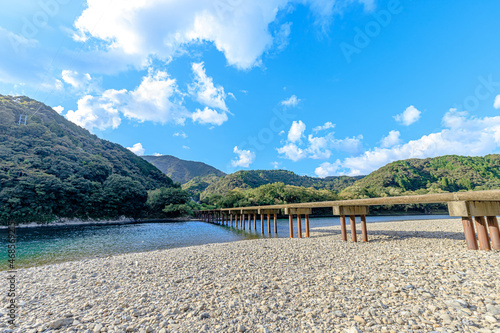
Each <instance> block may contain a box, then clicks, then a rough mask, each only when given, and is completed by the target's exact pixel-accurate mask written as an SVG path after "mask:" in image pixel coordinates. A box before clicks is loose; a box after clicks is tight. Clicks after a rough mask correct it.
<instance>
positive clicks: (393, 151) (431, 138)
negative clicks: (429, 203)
mask: <svg viewBox="0 0 500 333" xmlns="http://www.w3.org/2000/svg"><path fill="white" fill-rule="evenodd" d="M442 123H443V126H444V127H445V128H444V129H443V130H442V131H440V132H437V133H431V134H428V135H424V136H422V137H421V138H420V139H417V140H412V141H409V142H407V143H405V144H400V145H397V146H394V147H392V148H383V147H376V148H374V149H371V150H368V151H366V152H365V153H363V154H362V155H360V156H357V157H348V158H345V159H344V160H343V161H342V162H340V161H337V162H335V163H334V165H338V166H340V165H341V166H342V168H340V167H339V168H337V169H335V168H333V167H331V168H327V167H326V165H325V166H320V167H321V169H317V170H318V172H319V173H321V175H322V177H324V176H325V175H337V174H350V175H364V174H368V173H370V172H372V171H374V170H376V169H378V168H380V167H382V166H384V165H386V164H387V163H390V162H393V161H397V160H403V159H408V158H428V157H436V156H442V155H449V154H456V155H467V156H481V155H485V154H489V153H492V152H495V151H498V149H499V148H500V116H497V117H484V118H476V117H471V116H469V115H468V114H467V113H466V112H457V111H456V110H454V109H452V110H450V111H449V112H448V113H446V114H445V115H444V117H443V121H442ZM326 170H329V171H331V172H328V173H326ZM317 174H318V173H317ZM318 175H319V174H318Z"/></svg>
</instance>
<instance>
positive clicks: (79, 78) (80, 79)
mask: <svg viewBox="0 0 500 333" xmlns="http://www.w3.org/2000/svg"><path fill="white" fill-rule="evenodd" d="M61 76H62V79H63V81H64V82H66V83H67V84H69V85H71V86H72V87H73V88H76V89H82V88H84V87H86V86H87V85H89V84H90V81H92V77H91V76H90V74H88V73H86V74H83V73H82V74H80V73H78V72H76V71H71V70H63V71H62V73H61Z"/></svg>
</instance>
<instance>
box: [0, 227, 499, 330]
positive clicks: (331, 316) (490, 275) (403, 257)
mask: <svg viewBox="0 0 500 333" xmlns="http://www.w3.org/2000/svg"><path fill="white" fill-rule="evenodd" d="M368 231H369V237H370V242H369V243H361V242H360V243H351V242H347V243H344V242H342V241H341V239H340V232H339V228H338V227H331V228H321V229H313V230H312V234H311V238H308V239H297V238H295V239H287V238H282V239H278V238H274V239H272V238H268V239H256V240H245V241H238V242H234V243H229V244H212V245H203V246H195V247H187V248H178V249H169V250H162V251H154V252H146V253H135V254H126V255H119V256H113V257H108V258H98V259H86V260H81V261H76V262H67V263H62V264H56V265H47V266H41V267H33V268H29V269H23V270H19V271H18V273H17V280H18V281H17V283H18V285H17V288H18V291H19V300H18V301H19V308H18V315H19V318H18V323H19V324H18V326H17V327H12V328H9V326H7V319H6V310H0V311H2V312H1V314H2V315H1V317H0V318H1V319H2V320H1V324H0V330H2V331H4V332H49V331H50V332H161V333H165V332H432V331H436V332H500V252H499V251H489V252H486V251H468V250H466V246H465V241H464V239H463V233H462V226H461V221H460V220H426V221H404V222H391V223H373V224H368ZM0 274H1V278H2V281H6V276H7V273H6V272H1V273H0ZM2 297H3V301H4V304H6V302H7V298H6V294H5V293H4V295H2Z"/></svg>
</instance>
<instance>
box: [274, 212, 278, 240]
mask: <svg viewBox="0 0 500 333" xmlns="http://www.w3.org/2000/svg"><path fill="white" fill-rule="evenodd" d="M277 215H278V214H276V213H274V214H273V216H274V234H275V235H277V234H278V216H277Z"/></svg>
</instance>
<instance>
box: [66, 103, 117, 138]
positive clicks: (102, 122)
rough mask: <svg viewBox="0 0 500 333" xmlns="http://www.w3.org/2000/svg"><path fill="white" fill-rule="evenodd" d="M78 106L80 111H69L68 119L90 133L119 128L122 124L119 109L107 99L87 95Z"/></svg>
mask: <svg viewBox="0 0 500 333" xmlns="http://www.w3.org/2000/svg"><path fill="white" fill-rule="evenodd" d="M77 104H78V109H77V110H76V111H72V110H70V111H68V113H66V118H67V119H68V120H69V121H72V122H74V123H75V124H77V125H79V126H82V127H85V128H86V129H88V130H89V131H92V130H93V129H94V128H97V129H100V130H105V129H107V128H110V127H111V128H117V127H118V126H120V124H121V118H120V114H119V112H118V109H117V108H116V107H115V106H114V105H113V103H112V102H111V101H109V99H107V98H106V97H93V96H90V95H86V96H84V97H82V98H81V99H80V100H79V101H78V103H77Z"/></svg>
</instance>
